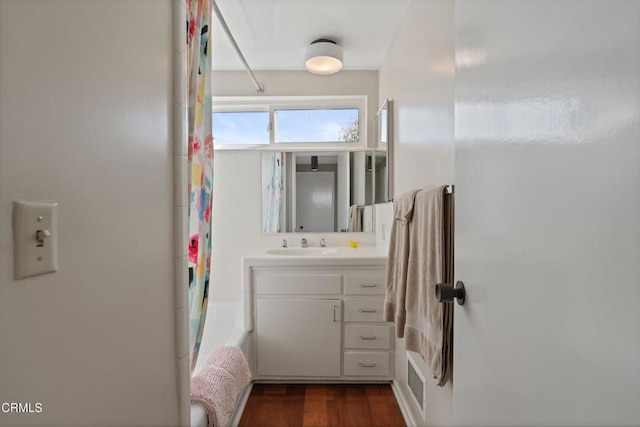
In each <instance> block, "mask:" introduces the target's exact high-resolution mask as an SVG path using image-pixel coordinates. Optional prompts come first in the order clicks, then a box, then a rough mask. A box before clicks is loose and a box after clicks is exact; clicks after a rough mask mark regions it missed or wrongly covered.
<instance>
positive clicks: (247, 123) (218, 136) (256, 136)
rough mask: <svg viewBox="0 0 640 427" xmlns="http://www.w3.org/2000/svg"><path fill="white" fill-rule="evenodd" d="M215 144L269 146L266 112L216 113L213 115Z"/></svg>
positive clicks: (267, 113) (267, 116)
mask: <svg viewBox="0 0 640 427" xmlns="http://www.w3.org/2000/svg"><path fill="white" fill-rule="evenodd" d="M212 126H213V135H214V138H215V143H216V144H223V145H248V144H250V145H254V144H269V112H268V111H218V112H214V113H213V123H212Z"/></svg>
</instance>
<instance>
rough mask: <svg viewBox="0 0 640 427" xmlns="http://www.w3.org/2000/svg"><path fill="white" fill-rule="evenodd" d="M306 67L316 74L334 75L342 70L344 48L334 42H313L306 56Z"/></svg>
mask: <svg viewBox="0 0 640 427" xmlns="http://www.w3.org/2000/svg"><path fill="white" fill-rule="evenodd" d="M304 65H305V67H306V68H307V71H309V72H310V73H314V74H333V73H337V72H338V71H340V70H342V48H341V47H340V46H339V45H338V44H337V43H336V42H334V41H333V40H330V39H318V40H314V41H312V42H311V44H310V45H309V47H307V52H306V55H305V62H304Z"/></svg>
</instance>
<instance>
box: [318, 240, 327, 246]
mask: <svg viewBox="0 0 640 427" xmlns="http://www.w3.org/2000/svg"><path fill="white" fill-rule="evenodd" d="M325 246H327V242H326V241H325V240H324V239H320V247H321V248H324V247H325Z"/></svg>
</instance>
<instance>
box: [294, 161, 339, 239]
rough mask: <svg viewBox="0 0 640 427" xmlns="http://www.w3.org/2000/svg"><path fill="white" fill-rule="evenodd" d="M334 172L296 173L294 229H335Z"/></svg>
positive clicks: (310, 230) (314, 230)
mask: <svg viewBox="0 0 640 427" xmlns="http://www.w3.org/2000/svg"><path fill="white" fill-rule="evenodd" d="M335 199H336V197H335V173H334V172H297V173H296V231H302V232H304V231H309V232H323V231H325V232H326V231H336V229H335Z"/></svg>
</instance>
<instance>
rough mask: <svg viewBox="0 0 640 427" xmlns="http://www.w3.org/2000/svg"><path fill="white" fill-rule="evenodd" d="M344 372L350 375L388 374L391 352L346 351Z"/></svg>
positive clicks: (378, 375)
mask: <svg viewBox="0 0 640 427" xmlns="http://www.w3.org/2000/svg"><path fill="white" fill-rule="evenodd" d="M344 374H345V375H349V376H375V377H384V376H388V375H389V353H382V352H380V353H373V352H370V353H366V352H356V351H346V352H345V353H344Z"/></svg>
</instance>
